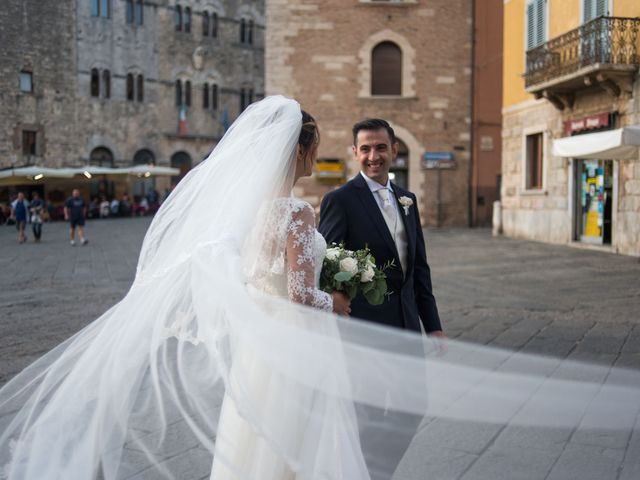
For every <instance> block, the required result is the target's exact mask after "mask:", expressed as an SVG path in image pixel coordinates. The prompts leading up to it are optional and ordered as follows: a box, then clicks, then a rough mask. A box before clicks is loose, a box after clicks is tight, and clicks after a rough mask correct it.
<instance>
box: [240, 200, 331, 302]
mask: <svg viewBox="0 0 640 480" xmlns="http://www.w3.org/2000/svg"><path fill="white" fill-rule="evenodd" d="M263 211H264V214H265V215H267V218H266V221H265V228H264V236H265V238H263V239H261V240H260V242H261V245H262V254H261V255H260V257H259V259H258V261H257V264H256V265H254V266H253V267H252V269H251V271H250V272H247V277H248V278H249V282H250V283H251V285H253V286H254V287H256V288H258V289H259V290H262V291H264V292H266V293H269V294H272V295H277V296H281V297H287V298H289V299H290V300H291V301H293V302H296V303H301V304H304V305H308V306H311V307H314V308H318V309H321V310H326V311H331V310H332V309H333V300H332V298H331V295H329V294H328V293H326V292H323V291H321V290H319V289H318V288H317V285H318V281H319V279H320V272H321V270H322V262H323V260H324V256H325V253H326V249H327V244H326V242H325V240H324V238H323V237H322V235H320V233H319V232H318V231H317V230H316V228H315V214H314V212H313V208H312V207H311V205H309V204H308V203H307V202H304V201H302V200H300V199H297V198H294V197H287V198H278V199H276V200H274V201H273V203H272V204H271V205H269V207H265V208H264V209H263Z"/></svg>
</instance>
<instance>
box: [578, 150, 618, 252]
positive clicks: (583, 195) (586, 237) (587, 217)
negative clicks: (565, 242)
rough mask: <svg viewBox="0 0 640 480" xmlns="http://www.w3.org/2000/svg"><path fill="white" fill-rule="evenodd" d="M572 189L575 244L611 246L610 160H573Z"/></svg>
mask: <svg viewBox="0 0 640 480" xmlns="http://www.w3.org/2000/svg"><path fill="white" fill-rule="evenodd" d="M576 185H577V186H578V188H577V189H576V192H577V195H578V198H577V199H576V200H577V201H576V207H577V208H576V215H575V217H576V237H577V238H576V240H579V241H581V242H584V243H591V244H595V245H611V216H612V208H611V207H612V202H613V160H577V161H576Z"/></svg>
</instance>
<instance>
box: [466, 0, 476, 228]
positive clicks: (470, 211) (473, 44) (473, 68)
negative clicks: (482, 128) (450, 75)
mask: <svg viewBox="0 0 640 480" xmlns="http://www.w3.org/2000/svg"><path fill="white" fill-rule="evenodd" d="M470 1H471V88H470V91H471V95H470V96H469V98H470V100H471V101H470V102H469V103H470V105H469V115H470V118H471V122H470V126H471V127H470V128H471V134H470V136H469V138H470V145H469V170H468V172H467V181H468V185H469V188H468V190H467V192H468V199H467V201H468V205H467V208H468V222H467V224H468V227H472V226H473V223H474V222H473V200H474V197H475V195H474V192H475V185H473V168H474V163H475V161H476V158H475V136H476V135H475V126H476V122H475V117H474V115H475V109H474V102H475V95H474V93H475V81H476V0H470Z"/></svg>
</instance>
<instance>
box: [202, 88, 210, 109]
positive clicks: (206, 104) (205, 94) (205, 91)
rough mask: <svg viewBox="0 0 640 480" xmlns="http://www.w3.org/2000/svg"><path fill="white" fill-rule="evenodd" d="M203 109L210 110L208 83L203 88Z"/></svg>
mask: <svg viewBox="0 0 640 480" xmlns="http://www.w3.org/2000/svg"><path fill="white" fill-rule="evenodd" d="M202 108H209V85H207V84H206V83H205V84H204V86H203V88H202Z"/></svg>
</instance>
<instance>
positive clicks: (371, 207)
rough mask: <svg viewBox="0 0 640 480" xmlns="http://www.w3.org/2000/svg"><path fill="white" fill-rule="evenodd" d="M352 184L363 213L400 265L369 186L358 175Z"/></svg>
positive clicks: (389, 234)
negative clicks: (356, 190)
mask: <svg viewBox="0 0 640 480" xmlns="http://www.w3.org/2000/svg"><path fill="white" fill-rule="evenodd" d="M353 184H354V186H355V187H357V189H358V198H359V199H360V202H361V203H362V206H363V207H364V210H365V212H367V215H368V216H369V218H370V219H371V222H372V223H373V224H374V225H375V226H376V229H377V230H378V233H380V235H381V236H382V238H384V240H385V242H386V243H387V246H388V247H389V248H390V249H391V251H392V252H393V255H394V257H395V258H396V259H397V261H398V265H399V264H400V263H399V262H400V258H399V255H398V250H397V249H396V244H395V242H394V241H393V237H392V236H391V232H390V231H389V227H387V222H385V221H384V217H383V216H382V212H381V211H380V208H379V207H378V204H377V203H376V199H375V198H373V193H371V190H369V186H368V185H367V182H365V181H364V178H362V175H361V174H358V175H357V176H356V178H354V179H353Z"/></svg>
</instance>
